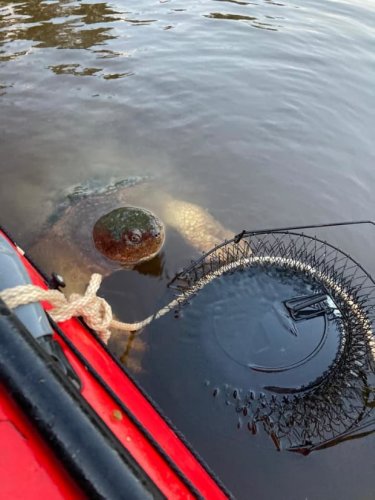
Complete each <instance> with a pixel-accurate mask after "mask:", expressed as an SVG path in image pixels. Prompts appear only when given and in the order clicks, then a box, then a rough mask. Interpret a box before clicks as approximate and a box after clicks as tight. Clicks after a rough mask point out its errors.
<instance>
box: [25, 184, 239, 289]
mask: <svg viewBox="0 0 375 500" xmlns="http://www.w3.org/2000/svg"><path fill="white" fill-rule="evenodd" d="M140 206H141V207H142V208H137V207H140ZM154 214H155V215H154ZM161 221H163V222H161ZM163 223H164V224H165V227H166V232H167V233H168V230H169V229H172V230H174V231H177V232H178V233H179V234H180V235H181V236H182V238H183V239H184V240H185V241H186V242H187V243H188V245H189V246H191V247H193V248H194V249H196V250H198V251H207V250H209V249H210V248H212V247H213V246H214V245H216V244H217V243H219V242H221V241H223V240H224V239H226V238H229V237H231V236H232V235H233V233H231V232H229V231H227V230H225V229H224V227H223V226H222V225H221V224H220V223H219V222H217V221H216V220H215V219H214V218H213V217H212V216H211V215H210V214H209V213H208V212H207V211H205V210H204V209H202V208H201V207H199V206H198V205H195V204H193V203H189V202H185V201H182V200H177V199H175V198H173V197H172V196H171V195H170V194H169V193H166V192H165V191H163V188H162V186H160V187H159V186H158V184H157V182H156V181H152V182H151V181H150V180H147V179H144V178H131V179H127V180H124V181H121V182H118V183H116V184H112V185H108V186H105V187H100V188H95V189H89V188H84V187H80V188H78V189H75V190H74V192H73V194H70V195H69V196H68V197H67V198H66V199H65V201H64V203H63V204H62V205H61V206H60V207H59V208H58V209H57V210H56V212H55V213H54V214H53V216H52V217H50V219H49V224H47V226H48V227H47V228H46V231H45V232H44V235H43V236H41V237H40V238H39V240H38V241H37V243H36V244H34V245H33V246H32V247H31V248H30V252H29V253H30V255H31V257H33V258H34V260H35V261H36V262H37V263H38V264H39V265H40V266H41V267H42V268H43V269H45V271H46V272H47V273H51V272H52V271H55V272H57V273H59V274H61V275H62V276H63V277H64V279H65V281H66V283H67V292H68V293H70V292H72V291H74V292H79V293H82V292H83V291H84V290H85V288H86V286H87V284H88V281H89V278H90V276H91V274H92V273H94V272H98V273H101V274H103V275H108V274H111V273H112V272H114V271H116V270H118V269H121V268H124V267H125V268H129V267H133V266H134V265H136V264H137V263H139V262H142V261H144V260H147V259H150V258H152V257H153V256H155V255H156V254H157V253H158V252H159V251H160V248H161V247H162V245H163V243H164V225H163ZM124 248H125V250H126V251H124ZM186 259H187V256H186V257H185V258H184V259H183V261H186ZM181 264H182V263H181Z"/></svg>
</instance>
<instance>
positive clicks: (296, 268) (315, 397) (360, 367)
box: [170, 231, 375, 454]
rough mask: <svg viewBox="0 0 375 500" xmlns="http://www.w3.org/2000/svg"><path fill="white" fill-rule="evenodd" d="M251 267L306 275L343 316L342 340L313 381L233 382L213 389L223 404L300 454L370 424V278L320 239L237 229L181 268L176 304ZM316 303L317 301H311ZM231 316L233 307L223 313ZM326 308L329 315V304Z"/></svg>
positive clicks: (374, 426) (373, 297)
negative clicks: (257, 387)
mask: <svg viewBox="0 0 375 500" xmlns="http://www.w3.org/2000/svg"><path fill="white" fill-rule="evenodd" d="M252 266H258V267H260V268H264V269H270V268H277V269H288V270H290V271H293V272H296V273H300V274H303V275H304V276H305V278H307V279H308V280H311V282H312V283H318V284H319V286H320V287H322V288H323V289H324V290H325V291H326V293H327V295H328V296H329V297H330V298H332V299H333V301H334V304H335V307H337V309H338V310H339V315H340V324H341V330H340V335H341V339H340V344H339V348H338V351H337V355H336V358H335V360H334V362H333V363H332V364H331V366H330V367H329V369H327V370H326V371H325V372H323V373H321V375H320V376H319V378H318V379H317V380H315V381H314V383H312V384H309V385H308V386H306V387H300V388H297V389H295V390H291V391H288V390H285V392H284V393H283V391H273V390H272V388H271V390H270V389H269V388H268V389H266V390H263V391H254V390H252V384H251V370H249V383H248V386H243V387H238V386H237V385H236V381H235V380H233V384H231V383H229V384H226V385H225V386H224V387H221V388H214V390H213V391H212V393H211V396H212V397H217V396H218V394H219V393H220V394H221V395H223V394H224V397H225V400H226V401H225V403H226V406H230V407H233V408H234V410H235V412H236V413H237V414H238V415H240V416H241V419H242V421H243V420H245V424H244V425H246V427H247V428H248V430H249V431H250V432H251V433H253V434H256V433H257V432H258V430H259V429H260V428H263V429H264V430H265V431H266V433H267V434H268V435H269V436H270V437H271V438H272V440H273V442H274V444H275V446H276V448H277V449H278V450H280V449H288V450H291V451H297V452H301V453H305V454H307V453H309V452H310V451H312V450H316V449H322V448H325V447H328V446H332V445H334V444H336V443H338V442H341V441H344V440H347V439H354V438H355V437H360V436H363V435H366V434H369V433H371V432H373V431H374V430H375V377H374V356H375V340H374V334H373V331H374V320H375V284H374V281H373V280H372V278H371V276H370V275H369V274H368V273H367V272H366V271H365V269H364V268H363V267H362V266H361V265H360V264H359V263H358V262H356V261H355V260H354V259H352V258H351V257H350V256H349V255H348V254H346V253H345V252H343V251H341V250H340V249H338V248H336V247H335V246H333V245H330V244H328V243H326V242H324V241H322V240H320V239H318V238H317V237H311V236H307V235H305V234H303V233H298V232H294V231H266V232H261V231H259V232H251V233H250V232H242V233H241V234H240V235H238V236H237V237H235V238H234V239H233V240H231V241H228V242H224V243H223V244H220V245H218V246H217V247H215V248H214V249H212V250H211V251H210V252H208V253H207V254H205V255H204V256H203V257H202V258H201V259H199V260H198V261H196V262H193V263H192V264H191V265H190V266H189V267H187V268H186V269H184V270H183V271H182V272H180V273H179V274H178V275H177V276H176V277H175V278H174V279H173V281H172V282H171V284H170V286H171V287H172V289H174V290H175V291H176V294H177V296H178V297H179V299H178V303H179V306H178V307H179V308H183V307H184V306H185V305H186V303H187V302H190V301H192V300H193V297H194V295H195V294H196V293H199V291H200V290H201V289H203V288H204V287H205V286H206V285H207V284H208V283H210V282H212V281H213V280H214V279H216V278H217V277H219V276H221V277H223V278H225V276H226V275H228V274H232V273H236V272H240V271H241V270H245V269H247V268H249V267H252ZM314 307H318V306H317V305H315V306H314V305H313V306H312V309H310V310H312V311H313V310H314ZM228 313H229V314H230V312H228ZM327 314H332V310H331V312H330V311H329V310H328V312H327Z"/></svg>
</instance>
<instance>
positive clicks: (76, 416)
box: [0, 300, 164, 500]
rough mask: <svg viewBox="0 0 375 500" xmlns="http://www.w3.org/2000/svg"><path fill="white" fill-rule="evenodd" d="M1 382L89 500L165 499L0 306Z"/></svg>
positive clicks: (19, 324) (14, 319) (35, 343)
mask: <svg viewBox="0 0 375 500" xmlns="http://www.w3.org/2000/svg"><path fill="white" fill-rule="evenodd" d="M0 381H1V383H2V384H3V385H4V387H5V388H6V390H7V391H8V392H9V394H10V396H11V397H12V398H13V399H14V400H15V402H16V403H17V404H18V405H19V407H20V408H21V410H22V411H23V412H24V413H25V414H26V415H27V417H28V419H29V420H30V421H31V423H32V424H33V425H34V426H35V428H36V429H37V430H38V431H39V433H40V434H41V436H42V437H43V438H44V440H45V441H46V443H47V444H48V445H49V446H50V447H51V449H52V450H53V451H54V453H55V454H56V456H57V458H58V459H59V460H60V461H61V462H62V464H63V465H64V467H65V468H66V470H67V471H68V472H69V473H70V475H71V476H72V478H73V479H75V481H76V482H77V484H78V485H79V486H80V487H81V489H82V490H83V491H84V492H85V493H86V494H87V495H88V497H89V498H90V499H111V500H112V499H134V500H136V499H139V500H143V499H146V498H164V496H163V495H162V493H161V492H160V490H159V489H158V488H157V486H156V485H155V484H154V483H153V482H152V481H151V479H150V478H149V477H148V476H147V475H146V473H145V472H144V471H143V470H142V469H141V467H140V466H139V465H138V464H137V462H136V461H135V460H134V459H133V457H132V456H131V455H130V454H129V453H128V452H127V450H126V449H125V448H124V447H123V446H122V444H121V443H120V442H119V440H118V439H117V438H116V436H115V435H114V434H113V433H112V432H111V431H110V429H109V428H108V427H107V426H106V425H105V424H104V422H103V421H102V420H101V419H100V418H99V416H98V415H97V414H96V413H95V412H94V411H93V409H92V408H91V407H90V406H89V404H88V403H87V402H86V401H85V400H84V399H83V397H82V396H81V395H80V393H79V392H78V391H77V390H76V389H75V388H74V387H73V386H72V385H71V384H70V383H69V382H68V381H66V380H65V378H64V377H63V376H62V374H61V373H60V372H59V370H58V369H56V366H55V363H54V362H53V361H52V360H51V359H50V358H49V356H47V355H46V354H45V353H44V351H43V350H42V348H41V347H40V346H39V345H38V343H37V342H36V341H35V339H34V338H33V337H32V335H31V334H30V333H29V332H28V331H27V330H26V328H25V327H24V325H23V324H22V323H21V322H20V321H19V319H18V318H17V317H16V316H15V315H14V314H13V313H12V312H11V311H10V310H9V309H8V308H7V307H6V306H5V304H4V302H2V301H1V300H0Z"/></svg>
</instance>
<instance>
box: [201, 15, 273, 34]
mask: <svg viewBox="0 0 375 500" xmlns="http://www.w3.org/2000/svg"><path fill="white" fill-rule="evenodd" d="M206 17H209V18H211V19H224V20H228V21H249V22H250V24H251V25H252V26H254V28H260V29H264V30H270V31H277V29H276V28H273V27H272V24H269V23H262V22H260V21H258V20H257V18H256V17H250V16H242V15H239V14H222V13H220V12H212V13H211V14H209V15H207V16H206ZM269 18H270V19H272V18H271V17H269Z"/></svg>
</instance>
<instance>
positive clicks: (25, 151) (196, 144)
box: [0, 0, 375, 500]
mask: <svg viewBox="0 0 375 500" xmlns="http://www.w3.org/2000/svg"><path fill="white" fill-rule="evenodd" d="M374 27H375V7H374V4H373V2H372V1H371V0H353V1H351V2H349V1H333V0H327V1H322V0H320V1H314V2H313V1H304V2H302V1H293V2H290V1H283V0H280V1H275V2H274V1H271V0H255V1H254V2H253V1H235V0H227V1H225V0H204V1H191V2H188V3H187V2H182V1H181V0H165V1H164V0H160V1H147V0H141V1H138V2H135V1H129V2H125V1H121V0H116V1H113V2H100V3H99V2H95V1H63V0H60V1H40V0H29V1H26V2H17V1H14V2H10V1H5V0H0V118H1V121H0V147H1V149H0V159H1V197H0V208H1V221H0V222H1V223H2V224H6V225H7V226H8V227H9V229H10V230H11V232H12V233H13V234H14V236H15V237H16V238H17V240H18V241H19V243H20V244H21V245H23V246H25V247H28V246H29V245H30V244H31V243H32V242H33V241H34V240H35V238H37V236H38V234H39V231H40V229H41V227H42V226H43V224H44V223H45V221H46V220H47V218H48V216H49V215H50V214H51V213H53V211H54V207H55V205H56V204H57V203H58V202H59V201H61V200H62V199H63V197H64V195H65V193H66V192H67V191H68V190H69V189H71V187H72V186H73V185H76V184H79V183H83V184H85V183H86V182H87V181H88V180H90V179H93V178H95V179H96V180H97V182H99V183H101V184H102V185H105V184H107V183H110V182H113V181H115V180H120V179H124V178H127V177H129V176H133V175H151V176H154V177H155V179H156V180H155V190H156V189H160V186H162V188H163V189H164V190H166V191H167V192H168V193H170V194H172V195H173V196H175V197H176V198H178V199H182V200H186V201H189V202H192V203H195V204H197V205H200V206H202V207H203V208H204V209H207V210H209V212H210V213H211V214H212V215H213V216H214V217H215V218H216V219H217V220H218V221H220V222H221V223H222V224H223V225H224V226H225V227H227V228H229V229H230V230H232V231H233V232H237V231H239V230H241V229H243V228H245V227H246V228H254V227H267V226H280V225H289V224H300V223H309V222H324V221H330V220H339V219H341V220H343V219H354V218H366V219H367V218H373V201H372V199H373V196H372V194H373V189H374V186H375V171H374V168H373V165H374V161H375V52H374V36H375V28H374ZM142 196H143V198H142ZM142 196H141V199H140V200H139V204H140V205H142V203H145V202H146V201H147V198H148V196H147V191H145V192H144V194H143V195H142ZM325 237H327V239H329V240H330V241H333V242H334V243H337V244H338V245H339V246H341V247H344V248H345V249H346V250H348V251H350V252H352V253H353V254H354V255H355V256H357V257H358V258H360V260H361V262H363V263H364V264H365V265H366V266H367V267H368V268H369V270H370V271H372V272H373V271H374V269H375V266H374V264H373V252H372V251H371V248H374V243H375V237H374V234H373V233H371V231H370V230H369V231H363V230H362V231H357V230H356V229H353V230H352V231H349V232H337V233H336V232H330V233H325ZM195 252H196V251H195V250H194V249H192V247H191V246H189V245H187V244H186V243H184V241H183V240H182V239H181V237H180V236H179V234H178V233H176V232H174V231H171V232H170V235H169V239H168V240H167V247H166V251H165V254H164V255H163V257H162V259H161V262H159V267H160V268H161V269H163V271H162V272H161V275H162V276H161V278H160V276H159V277H158V276H155V274H158V273H155V269H151V270H150V269H146V270H145V269H143V271H144V272H143V274H140V273H137V272H130V273H126V272H125V271H120V272H119V273H117V274H116V276H112V277H109V278H107V282H106V284H105V285H106V286H105V291H106V293H107V294H108V296H110V297H111V298H112V299H113V300H115V299H116V298H117V299H116V300H117V302H121V301H126V304H127V305H128V307H127V308H118V310H117V314H119V315H120V316H122V315H123V319H124V320H128V319H133V318H132V317H129V314H130V316H132V315H134V316H135V317H136V316H143V315H144V314H145V313H147V312H148V311H149V310H152V308H153V307H154V305H155V303H156V302H157V300H158V298H159V297H160V295H162V293H163V291H164V287H165V283H166V281H167V280H168V278H169V277H171V276H173V273H174V272H175V271H176V267H177V266H179V265H181V264H182V263H183V262H187V261H188V260H189V259H190V258H191V257H194V256H195V255H196V253H195ZM145 273H146V274H145ZM150 273H151V274H150ZM152 273H154V274H152ZM159 275H160V273H159ZM152 276H154V279H152ZM145 288H146V289H147V290H146V291H145ZM135 297H136V298H135ZM140 297H142V298H141V299H140ZM129 308H130V309H131V311H130V313H129ZM122 309H124V312H123V311H122ZM125 309H126V310H125ZM134 319H135V318H134ZM138 319H139V318H138ZM144 360H145V358H143V361H141V364H142V362H144ZM172 364H173V363H172ZM175 368H176V369H177V367H175ZM170 369H171V370H172V366H171V368H170ZM174 377H175V375H174V373H173V370H172V371H171V379H172V381H173V380H174ZM174 383H176V382H174ZM206 419H207V420H206V422H204V423H203V424H202V422H200V421H196V419H194V414H193V412H192V414H191V415H190V421H191V422H192V424H191V426H190V424H189V425H188V426H187V429H186V430H185V431H187V430H188V428H190V427H191V428H192V429H191V432H192V433H193V431H194V432H195V434H194V436H193V438H192V439H193V440H194V444H195V445H197V446H198V444H199V441H200V440H201V441H202V442H203V441H204V439H205V428H206V426H207V421H210V422H214V421H215V415H207V416H206ZM210 419H211V420H210ZM188 420H189V419H188ZM216 422H217V425H216V426H215V424H214V423H212V426H211V428H212V429H214V430H215V432H216V435H217V436H220V439H219V438H218V440H217V448H216V445H214V442H213V441H212V440H211V441H210V442H209V443H207V440H206V441H205V446H204V447H203V448H204V449H205V453H206V454H207V455H209V456H212V455H215V454H216V455H217V456H220V457H221V465H220V468H221V469H222V471H221V473H222V475H223V474H224V475H225V473H224V472H223V471H225V470H229V471H230V473H228V474H227V477H226V479H227V481H229V482H232V483H233V484H228V487H229V488H230V489H232V490H233V491H234V493H235V494H236V495H238V496H239V497H242V498H248V497H249V496H250V495H251V496H254V497H255V498H275V497H278V498H288V499H294V498H295V499H305V498H308V499H309V500H311V499H313V498H319V499H321V498H327V499H328V498H332V497H337V498H342V499H344V498H348V499H349V498H350V499H353V498H359V499H370V498H374V493H373V492H374V486H373V479H372V471H373V466H374V460H375V459H374V438H372V437H371V436H370V437H368V438H366V439H360V440H355V441H351V442H347V443H344V444H341V445H339V446H337V447H336V448H331V449H329V450H325V451H322V452H319V453H316V454H312V455H311V456H309V457H300V456H295V455H292V456H291V455H288V454H285V453H279V454H277V452H275V451H274V450H272V451H270V450H266V451H264V449H263V451H261V450H259V453H260V454H263V459H262V460H259V462H258V463H257V462H256V460H255V459H254V458H253V457H254V456H255V455H254V453H252V454H251V456H252V459H251V463H249V464H248V471H249V473H248V474H247V475H246V477H244V476H241V477H240V478H238V482H237V483H236V481H234V480H233V478H235V476H236V474H235V471H236V467H237V466H239V464H237V463H236V460H234V459H233V455H232V454H231V455H230V457H229V455H227V454H225V453H224V452H223V453H222V455H220V453H221V452H220V448H219V443H220V444H221V445H222V446H231V445H233V442H235V443H238V440H237V439H236V440H235V441H233V439H234V438H233V436H232V435H231V433H230V432H229V431H228V434H226V432H225V429H223V428H220V426H219V424H220V423H222V422H221V420H220V419H219V420H217V421H216ZM194 429H195V430H194ZM212 432H213V431H212ZM255 443H256V442H255V441H254V440H253V441H249V440H247V439H243V440H242V441H241V446H240V447H239V449H238V450H237V453H235V454H234V456H236V457H237V460H238V462H240V461H243V460H244V459H245V457H246V456H247V455H246V453H247V449H248V447H249V446H250V447H254V446H255V447H257V446H258V445H257V444H255ZM265 455H267V456H266V458H265ZM238 470H243V466H242V469H241V467H239V469H238ZM270 478H272V480H271V479H270ZM234 483H236V484H234Z"/></svg>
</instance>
